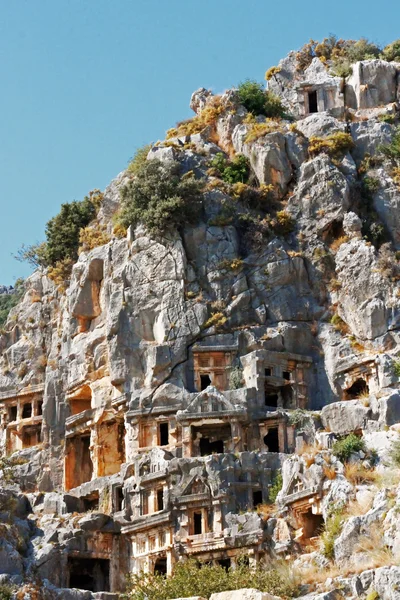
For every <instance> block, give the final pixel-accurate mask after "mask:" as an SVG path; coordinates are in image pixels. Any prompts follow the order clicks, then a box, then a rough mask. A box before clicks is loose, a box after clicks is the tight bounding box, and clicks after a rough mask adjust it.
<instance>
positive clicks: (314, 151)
mask: <svg viewBox="0 0 400 600" xmlns="http://www.w3.org/2000/svg"><path fill="white" fill-rule="evenodd" d="M353 147H354V142H353V138H352V137H351V135H350V134H349V133H344V132H343V131H337V132H336V133H331V134H330V135H328V136H327V137H325V138H322V137H317V136H313V137H311V138H310V145H309V147H308V151H309V153H310V155H311V156H316V155H318V154H321V152H324V153H325V154H328V156H331V157H332V158H342V157H343V156H344V155H345V154H346V152H349V150H351V149H352V148H353Z"/></svg>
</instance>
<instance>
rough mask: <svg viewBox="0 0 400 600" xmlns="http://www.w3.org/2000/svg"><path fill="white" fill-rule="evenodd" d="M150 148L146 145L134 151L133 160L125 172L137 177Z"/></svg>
mask: <svg viewBox="0 0 400 600" xmlns="http://www.w3.org/2000/svg"><path fill="white" fill-rule="evenodd" d="M151 148H152V144H146V146H142V147H141V148H138V150H136V152H135V154H134V156H133V158H132V159H131V161H130V163H129V165H128V168H127V171H128V173H131V174H132V175H137V174H138V173H139V172H140V171H141V170H142V168H143V166H144V165H145V164H146V160H147V155H148V153H149V152H150V150H151Z"/></svg>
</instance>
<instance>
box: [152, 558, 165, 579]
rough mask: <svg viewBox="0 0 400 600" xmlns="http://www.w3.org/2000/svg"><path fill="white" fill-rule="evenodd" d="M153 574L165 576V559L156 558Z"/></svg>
mask: <svg viewBox="0 0 400 600" xmlns="http://www.w3.org/2000/svg"><path fill="white" fill-rule="evenodd" d="M154 574H155V575H166V574H167V559H166V557H164V556H162V557H159V558H157V560H156V562H155V564H154Z"/></svg>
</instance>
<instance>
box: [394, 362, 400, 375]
mask: <svg viewBox="0 0 400 600" xmlns="http://www.w3.org/2000/svg"><path fill="white" fill-rule="evenodd" d="M393 373H394V374H395V375H396V377H400V360H394V361H393Z"/></svg>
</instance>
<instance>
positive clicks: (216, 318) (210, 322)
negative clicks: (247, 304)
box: [203, 312, 228, 329]
mask: <svg viewBox="0 0 400 600" xmlns="http://www.w3.org/2000/svg"><path fill="white" fill-rule="evenodd" d="M227 320H228V319H227V318H226V316H225V315H224V313H222V312H214V313H212V315H211V317H210V318H209V319H207V321H206V322H205V323H204V325H203V329H208V328H209V327H215V328H216V329H220V328H221V327H223V326H224V325H225V323H226V322H227Z"/></svg>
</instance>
